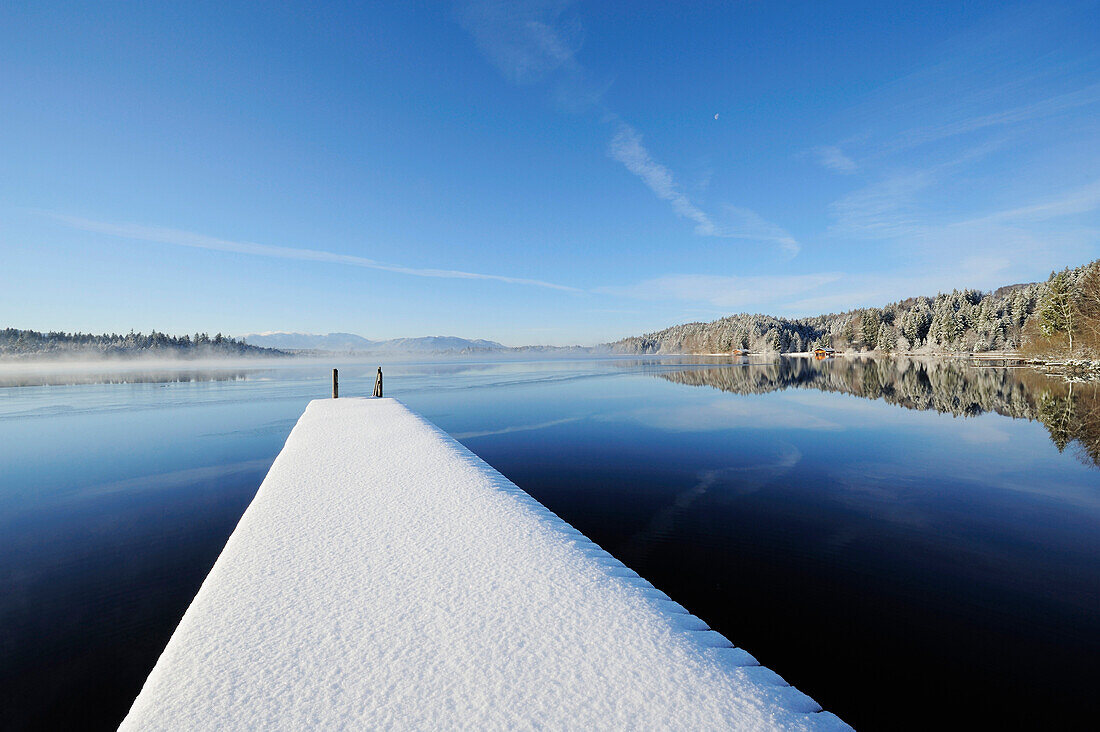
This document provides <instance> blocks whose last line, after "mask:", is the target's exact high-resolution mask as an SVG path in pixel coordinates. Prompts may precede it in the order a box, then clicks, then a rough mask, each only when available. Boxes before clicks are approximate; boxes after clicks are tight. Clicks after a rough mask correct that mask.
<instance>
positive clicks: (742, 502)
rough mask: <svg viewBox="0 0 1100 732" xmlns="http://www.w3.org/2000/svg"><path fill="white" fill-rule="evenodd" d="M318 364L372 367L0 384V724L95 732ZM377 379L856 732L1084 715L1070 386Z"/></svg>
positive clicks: (859, 366)
mask: <svg viewBox="0 0 1100 732" xmlns="http://www.w3.org/2000/svg"><path fill="white" fill-rule="evenodd" d="M333 365H336V366H338V367H339V368H340V375H341V394H342V395H344V396H357V395H368V394H370V392H371V389H372V387H373V383H374V372H375V368H376V366H377V365H378V364H377V363H376V362H373V361H372V362H369V363H361V362H360V363H357V362H352V361H344V362H342V363H336V364H334V363H331V362H324V363H322V362H315V363H301V362H297V363H296V362H292V361H287V362H282V363H278V364H255V363H250V364H247V365H242V364H232V365H229V366H228V367H221V368H219V367H218V366H219V364H203V367H202V368H195V367H192V365H191V364H188V365H187V366H186V367H184V368H179V367H176V366H168V365H161V366H157V367H155V368H148V367H146V366H144V365H143V366H142V367H140V368H137V367H134V368H130V367H128V368H126V369H121V370H116V371H114V372H111V370H110V369H106V370H104V369H102V368H100V369H98V370H97V369H95V368H92V367H90V366H89V367H82V368H80V369H75V370H71V371H69V372H67V373H62V372H59V371H57V370H55V371H53V372H47V371H39V372H37V373H30V374H28V373H26V372H24V373H23V374H22V375H19V376H15V375H12V374H11V373H10V372H7V373H0V384H3V385H4V386H6V387H8V388H0V445H2V447H0V583H2V585H3V587H4V588H5V592H4V593H3V596H2V597H0V628H3V629H4V634H3V636H2V638H0V643H2V649H0V651H2V652H0V659H2V660H0V688H2V689H4V691H3V692H2V693H3V694H4V698H3V704H4V707H5V711H6V714H7V717H6V723H10V724H12V726H13V727H15V728H20V727H36V728H46V727H57V726H79V727H81V728H88V727H92V728H103V729H106V728H113V727H114V726H115V725H117V723H118V722H119V721H120V719H121V718H122V716H123V715H124V714H125V712H126V710H127V709H128V707H129V704H130V702H131V701H132V699H133V697H134V696H135V695H136V693H137V691H138V689H139V688H140V686H141V684H142V682H143V681H144V679H145V676H146V675H147V674H148V672H149V670H150V669H151V668H152V665H153V664H154V663H155V661H156V658H157V657H158V655H159V653H160V651H161V649H162V648H163V646H164V644H165V643H166V642H167V640H168V637H169V636H170V635H171V633H172V630H173V629H174V627H175V625H176V623H177V622H178V621H179V618H180V616H181V615H182V613H183V612H184V610H185V609H186V607H187V605H188V604H189V602H190V600H191V598H192V597H193V596H194V593H195V591H196V590H197V589H198V586H199V584H201V582H202V579H203V578H204V577H205V575H206V573H207V571H208V570H209V568H210V566H211V565H212V564H213V562H214V560H215V559H216V557H217V555H218V553H219V551H220V550H221V547H222V545H223V544H224V542H225V539H226V538H227V537H228V535H229V534H230V532H231V531H232V529H233V526H234V525H235V523H236V521H237V520H238V518H239V517H240V515H241V513H242V512H243V510H244V508H245V507H246V506H247V505H248V502H249V501H250V500H251V498H252V496H253V494H254V493H255V490H256V488H257V487H258V486H259V484H260V482H261V480H262V479H263V476H264V474H265V473H266V470H267V468H268V467H269V466H270V464H271V461H272V460H273V459H274V457H275V455H276V454H278V451H279V449H280V448H281V446H282V444H283V441H284V440H285V439H286V435H287V434H288V433H289V431H290V429H291V428H292V427H293V425H294V422H295V421H296V419H297V418H298V416H299V415H300V414H301V412H302V409H303V408H304V407H305V404H306V403H307V402H308V400H310V399H313V398H323V397H325V396H327V395H328V393H329V379H330V373H331V367H332V366H333ZM382 365H383V368H384V369H385V374H386V394H387V396H395V397H397V398H399V399H402V400H403V401H404V402H406V403H407V404H409V406H410V407H412V408H413V409H415V410H417V411H419V412H420V413H422V414H424V415H425V416H426V417H427V418H429V419H431V420H432V421H433V422H435V423H436V424H438V425H439V426H440V427H442V428H443V429H444V430H446V431H448V432H449V433H451V434H452V435H454V436H455V437H456V438H457V439H459V440H461V441H462V442H464V443H465V444H466V445H467V446H469V447H470V448H471V449H472V450H473V451H474V452H475V453H477V454H478V455H480V456H481V457H482V458H484V459H485V460H486V461H487V462H488V463H489V464H491V465H493V466H494V467H496V468H497V469H499V470H500V471H501V472H502V473H504V475H506V476H507V477H509V478H510V479H512V480H513V481H514V482H516V483H517V484H518V485H519V486H520V487H521V488H523V489H525V490H527V491H528V492H530V493H531V494H532V495H534V497H535V498H537V499H538V500H540V501H541V502H542V503H544V504H545V505H546V506H548V507H549V508H550V509H551V510H553V511H554V512H555V513H557V514H558V515H560V516H561V517H562V518H564V519H565V520H566V521H568V522H570V523H572V524H573V525H574V526H576V527H577V528H578V529H580V530H581V531H583V532H584V533H585V534H587V535H588V536H589V537H590V538H592V539H593V540H594V541H596V542H597V543H599V544H600V545H601V546H603V547H604V548H606V549H607V550H608V551H610V552H611V553H612V554H614V555H615V556H616V557H618V558H619V559H621V560H622V561H624V562H625V563H626V564H627V565H628V566H630V567H632V568H633V569H635V570H637V571H638V572H639V573H640V574H642V575H643V576H644V577H646V578H647V579H649V580H650V581H652V582H653V583H654V584H655V585H656V586H657V587H658V588H660V589H662V590H664V591H665V592H667V593H668V594H670V595H671V596H672V597H673V598H674V599H675V600H677V601H679V602H681V603H682V604H683V605H685V606H686V607H687V608H688V609H689V610H691V611H692V612H694V613H696V614H698V615H699V616H700V617H702V618H703V619H704V620H706V621H707V622H708V623H710V624H711V625H712V627H714V628H715V629H717V630H719V631H720V632H722V633H724V634H725V635H726V636H727V637H729V638H730V640H732V641H733V642H734V643H735V644H737V645H740V646H742V647H744V648H746V649H747V650H749V651H750V652H751V653H753V654H754V655H756V656H757V658H759V659H760V661H761V662H762V663H764V664H765V665H768V666H770V667H771V668H773V669H774V670H775V671H777V672H778V673H779V674H781V675H782V676H784V678H786V679H787V680H788V681H790V682H791V683H792V684H794V685H796V686H798V687H799V688H800V689H802V690H803V691H805V692H806V693H808V694H810V695H811V696H813V697H814V698H815V699H817V700H818V701H819V702H820V703H821V704H822V705H824V706H825V708H827V709H829V710H830V711H833V712H836V713H837V714H839V715H840V716H841V717H842V718H844V719H845V720H847V721H849V722H851V723H852V724H854V725H855V726H856V727H857V728H877V727H889V728H898V727H899V726H910V727H912V728H928V727H935V726H937V725H942V722H943V720H944V719H951V720H953V721H956V722H957V723H958V724H960V725H964V724H975V725H976V724H981V725H983V726H997V725H998V724H1000V725H1006V724H1013V725H1017V724H1021V723H1026V722H1027V721H1029V720H1038V719H1043V720H1044V723H1045V724H1046V725H1048V726H1050V725H1053V726H1059V722H1060V721H1061V722H1063V723H1068V721H1069V720H1070V716H1069V715H1070V714H1071V713H1080V712H1084V711H1090V710H1091V711H1096V702H1095V701H1093V700H1092V699H1093V697H1094V695H1093V694H1092V689H1091V688H1090V680H1092V679H1095V678H1096V672H1097V667H1096V660H1095V659H1096V658H1097V657H1098V654H1100V621H1098V619H1097V617H1096V612H1095V609H1096V607H1097V606H1098V602H1100V597H1098V594H1097V592H1098V588H1100V539H1098V536H1100V532H1098V531H1097V528H1100V470H1098V469H1097V434H1098V430H1100V426H1098V424H1100V420H1098V414H1100V411H1098V408H1097V405H1098V403H1100V399H1098V391H1097V387H1096V386H1092V385H1086V384H1069V383H1067V382H1065V381H1062V380H1059V379H1054V378H1050V377H1045V376H1043V375H1041V374H1037V373H1035V372H1032V371H1029V370H1022V369H1019V370H1014V369H975V368H970V367H968V366H966V365H965V364H964V363H960V362H954V361H944V360H937V361H927V362H924V361H915V360H914V361H909V360H904V359H892V360H875V359H837V360H831V361H823V362H814V361H812V360H809V359H797V358H783V359H777V360H770V359H768V360H762V361H761V362H758V363H752V362H750V361H749V360H747V359H740V360H737V361H735V362H734V361H731V360H730V359H722V358H694V357H692V358H689V357H680V358H641V359H602V360H599V359H588V360H576V361H544V362H526V363H525V362H492V363H477V362H471V361H461V362H433V363H385V362H384V363H383V364H382ZM100 366H102V365H100ZM222 366H224V365H222ZM36 376H37V381H36V378H35V377H36ZM960 700H962V701H964V703H963V705H962V708H961V711H960V707H959V705H958V702H960ZM1059 710H1061V713H1064V714H1065V715H1066V716H1065V717H1064V718H1063V719H1061V720H1059V717H1058V714H1059V713H1060V712H1059ZM899 717H901V718H900V719H899Z"/></svg>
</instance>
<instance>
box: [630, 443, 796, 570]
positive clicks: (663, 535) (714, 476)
mask: <svg viewBox="0 0 1100 732" xmlns="http://www.w3.org/2000/svg"><path fill="white" fill-rule="evenodd" d="M776 448H777V451H778V453H779V454H778V455H777V456H776V459H775V460H772V461H769V462H767V463H763V464H757V465H742V466H735V467H729V468H720V469H717V470H704V471H702V472H700V473H699V474H698V478H697V480H696V482H695V483H694V484H693V485H692V486H691V487H690V488H688V489H687V490H684V491H681V492H680V493H677V494H676V497H675V498H673V500H672V504H671V505H669V506H666V507H665V508H662V509H661V510H660V511H658V512H657V513H655V514H653V517H652V518H651V519H650V520H649V523H648V524H647V525H646V527H645V528H644V529H642V530H641V531H639V532H637V533H636V534H634V535H633V536H631V537H630V538H629V539H628V540H627V541H626V543H625V544H623V546H622V547H621V548H620V550H619V553H620V555H621V556H622V558H623V559H624V560H625V561H626V562H627V563H628V564H629V562H630V561H644V560H645V559H646V558H647V557H648V556H649V553H650V552H651V551H652V550H653V548H654V547H655V546H656V545H658V544H660V543H662V542H663V541H665V540H666V539H667V538H668V537H669V535H670V534H672V532H673V531H675V530H676V527H677V525H678V524H679V523H680V519H681V518H682V516H683V515H684V514H685V513H686V512H687V511H688V509H690V508H691V506H692V504H694V503H695V502H696V501H697V500H698V499H699V498H701V497H702V496H703V495H704V494H706V493H707V492H708V491H710V490H711V489H712V488H714V487H715V486H720V487H721V490H722V494H723V495H727V496H729V495H747V494H749V493H755V492H756V491H758V490H760V489H761V488H762V487H764V486H765V485H767V484H768V483H770V482H771V481H773V480H774V479H776V478H778V477H779V476H781V475H784V474H786V473H788V472H790V470H791V468H793V467H794V466H795V465H797V464H798V463H799V461H801V460H802V452H801V451H800V450H799V449H798V448H797V447H795V446H794V445H792V444H790V443H787V442H780V443H778V444H777V445H776Z"/></svg>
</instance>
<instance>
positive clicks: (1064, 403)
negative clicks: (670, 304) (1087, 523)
mask: <svg viewBox="0 0 1100 732" xmlns="http://www.w3.org/2000/svg"><path fill="white" fill-rule="evenodd" d="M749 366H750V364H748V363H743V364H732V365H726V366H715V365H713V364H711V365H707V367H706V368H690V369H684V370H680V371H671V372H669V371H659V372H657V374H656V375H657V376H659V377H660V378H662V379H667V380H669V381H671V382H673V383H676V384H684V385H688V386H709V387H713V388H715V389H719V390H721V391H726V392H731V393H734V394H768V393H771V392H775V391H783V390H786V389H816V390H818V391H824V392H832V393H840V394H850V395H852V396H857V397H861V398H863V399H881V400H883V401H885V402H886V403H888V404H893V405H895V406H899V407H903V408H905V409H914V410H921V411H924V410H933V411H936V412H940V413H945V414H952V415H955V416H957V417H960V416H961V417H973V416H977V415H980V414H985V413H987V412H993V413H996V414H1000V415H1002V416H1006V417H1012V418H1014V419H1026V420H1029V421H1038V422H1041V423H1042V424H1043V425H1044V426H1045V427H1046V429H1047V432H1049V433H1050V439H1051V440H1052V441H1053V442H1054V444H1055V445H1056V446H1057V447H1058V450H1059V451H1060V452H1061V451H1064V450H1066V448H1069V449H1070V450H1072V451H1073V452H1074V454H1076V455H1077V456H1078V457H1079V458H1080V459H1081V460H1082V462H1084V463H1085V464H1086V465H1092V466H1094V467H1100V384H1098V383H1096V382H1092V383H1074V382H1072V381H1066V380H1065V379H1063V378H1060V377H1056V376H1049V375H1046V374H1043V373H1040V372H1037V371H1035V370H1034V369H1030V368H991V367H974V366H969V365H968V364H966V363H965V362H963V361H961V360H957V359H915V358H891V359H883V358H838V359H829V360H824V361H815V360H811V359H807V358H789V357H784V358H779V359H776V360H774V361H772V362H770V363H754V364H751V368H750V367H749Z"/></svg>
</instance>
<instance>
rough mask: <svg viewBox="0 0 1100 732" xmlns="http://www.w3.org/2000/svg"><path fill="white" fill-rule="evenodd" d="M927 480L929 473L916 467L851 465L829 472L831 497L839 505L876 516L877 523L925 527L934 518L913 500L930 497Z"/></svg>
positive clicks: (889, 464) (864, 463) (874, 464)
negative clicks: (879, 521)
mask: <svg viewBox="0 0 1100 732" xmlns="http://www.w3.org/2000/svg"><path fill="white" fill-rule="evenodd" d="M927 481H928V474H927V472H926V471H925V470H921V469H918V468H916V467H915V466H914V467H910V468H905V467H902V466H899V465H897V464H894V463H872V462H863V463H851V464H849V465H847V466H845V467H843V468H841V469H839V470H836V471H834V472H831V473H830V475H829V487H830V489H831V490H830V491H829V495H830V497H831V498H832V499H833V500H834V501H836V502H837V503H840V504H842V505H845V506H848V507H850V508H854V509H857V510H859V511H860V512H869V513H873V514H874V517H875V519H876V520H881V521H889V522H891V523H894V524H901V525H905V526H913V527H925V526H927V525H928V524H929V522H930V520H931V519H930V517H929V515H928V513H927V512H926V511H924V510H922V509H921V508H919V507H918V506H916V505H914V504H913V503H912V501H911V498H914V497H926V496H927V494H928V485H927ZM852 538H853V537H849V538H848V540H849V541H850V540H851V539H852Z"/></svg>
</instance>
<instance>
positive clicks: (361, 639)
mask: <svg viewBox="0 0 1100 732" xmlns="http://www.w3.org/2000/svg"><path fill="white" fill-rule="evenodd" d="M276 727H277V728H284V729H301V728H317V727H321V728H377V727H388V728H456V727H462V728H477V729H483V728H493V729H503V728H517V727H519V728H530V727H550V728H567V727H568V728H684V729H716V728H737V729H849V727H848V726H847V725H846V724H845V723H844V722H842V721H841V720H840V719H838V718H837V717H836V716H834V715H832V714H830V713H828V712H823V711H821V710H820V707H819V706H818V705H817V704H816V703H815V702H814V701H813V700H812V699H810V698H809V697H807V696H806V695H805V694H802V693H801V692H799V691H798V690H796V689H794V688H792V687H790V686H789V685H787V684H786V683H785V682H784V681H783V680H782V678H780V677H779V676H778V675H777V674H775V673H774V672H772V671H770V670H769V669H767V668H764V667H762V666H760V665H759V664H758V663H757V662H756V660H755V659H754V658H753V657H752V656H751V655H750V654H749V653H747V652H746V651H744V650H742V649H739V648H735V647H734V646H733V645H732V644H731V643H730V642H729V641H728V640H726V638H724V637H723V636H721V635H719V634H718V633H716V632H714V631H711V630H709V629H708V628H707V626H706V625H705V624H704V623H703V622H702V621H701V620H699V619H698V618H696V617H694V616H692V615H690V614H689V613H688V612H687V611H686V610H685V609H684V608H683V607H681V606H680V605H678V604H677V603H676V602H674V601H672V600H670V599H669V598H668V597H667V596H666V595H665V594H664V593H662V592H660V591H659V590H656V589H655V588H653V586H652V585H650V584H649V583H648V582H646V581H645V580H643V579H641V578H640V577H638V575H637V574H636V573H635V572H633V571H631V570H630V569H628V568H627V567H625V566H624V565H623V564H621V563H620V562H618V561H617V560H615V559H614V558H612V557H611V556H610V555H608V554H607V553H606V552H604V551H603V550H602V549H600V548H599V547H597V546H596V545H595V544H593V543H592V542H591V541H589V540H588V539H587V538H585V537H584V536H583V535H582V534H581V533H580V532H578V531H577V530H576V529H574V528H572V527H571V526H569V525H568V524H566V523H565V522H564V521H562V520H561V519H559V518H558V517H557V516H555V515H554V514H553V513H551V512H550V511H548V510H547V509H546V508H544V507H543V506H542V505H541V504H539V503H538V502H537V501H535V500H534V499H533V498H531V497H530V496H529V495H528V494H526V493H524V492H523V491H522V490H520V489H519V488H518V487H516V486H515V485H514V484H513V483H511V482H510V481H508V480H507V479H506V478H504V477H503V476H502V475H500V474H499V473H498V472H496V471H495V470H493V469H492V468H491V467H489V466H488V465H487V464H485V463H484V462H483V461H482V460H481V459H480V458H478V457H477V456H475V455H474V454H473V453H471V452H470V451H469V450H467V449H466V448H465V447H463V446H462V445H461V444H459V443H458V442H456V441H455V440H454V439H452V438H451V437H449V436H448V435H446V434H445V433H443V432H442V431H440V430H439V429H438V428H436V427H435V426H433V425H432V424H430V423H429V422H427V421H426V420H424V419H423V418H421V417H419V416H418V415H416V414H414V413H413V412H411V411H410V410H408V409H407V408H406V407H405V406H404V405H402V404H401V403H400V402H398V401H396V400H393V399H337V400H317V401H314V402H311V403H310V405H309V406H308V407H307V409H306V411H305V413H304V414H303V415H302V417H301V419H300V420H299V421H298V423H297V425H296V426H295V427H294V430H293V431H292V432H291V434H290V436H289V438H288V439H287V442H286V445H285V447H284V448H283V450H282V452H281V453H280V454H279V456H278V458H277V459H276V460H275V462H274V464H273V465H272V467H271V470H270V472H269V473H268V475H267V477H266V479H265V480H264V482H263V484H262V486H261V487H260V489H259V491H258V493H257V494H256V497H255V499H254V500H253V502H252V504H251V505H250V506H249V508H248V510H247V511H246V512H245V514H244V516H243V517H242V518H241V521H240V523H239V524H238V526H237V528H236V530H235V531H234V533H233V535H232V536H231V537H230V539H229V541H228V543H227V544H226V546H225V549H224V550H223V552H222V554H221V556H220V557H219V558H218V560H217V562H216V563H215V565H214V567H213V569H212V570H211V572H210V574H209V575H208V577H207V578H206V581H205V582H204V583H203V585H202V588H201V589H200V590H199V592H198V594H197V595H196V597H195V599H194V601H193V602H192V604H191V606H190V608H189V609H188V610H187V612H186V614H185V615H184V617H183V620H182V621H181V622H180V625H179V627H178V628H177V629H176V632H175V634H174V635H173V636H172V638H171V640H170V641H169V643H168V645H167V647H166V648H165V650H164V652H163V654H162V655H161V657H160V659H159V661H158V662H157V664H156V667H155V668H154V669H153V671H152V673H151V674H150V676H149V678H148V680H147V681H146V683H145V685H144V687H143V689H142V691H141V693H140V694H139V695H138V697H137V699H136V700H135V702H134V705H133V707H132V709H131V711H130V713H129V715H128V716H127V718H126V720H125V721H124V722H123V724H122V729H255V728H276Z"/></svg>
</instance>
